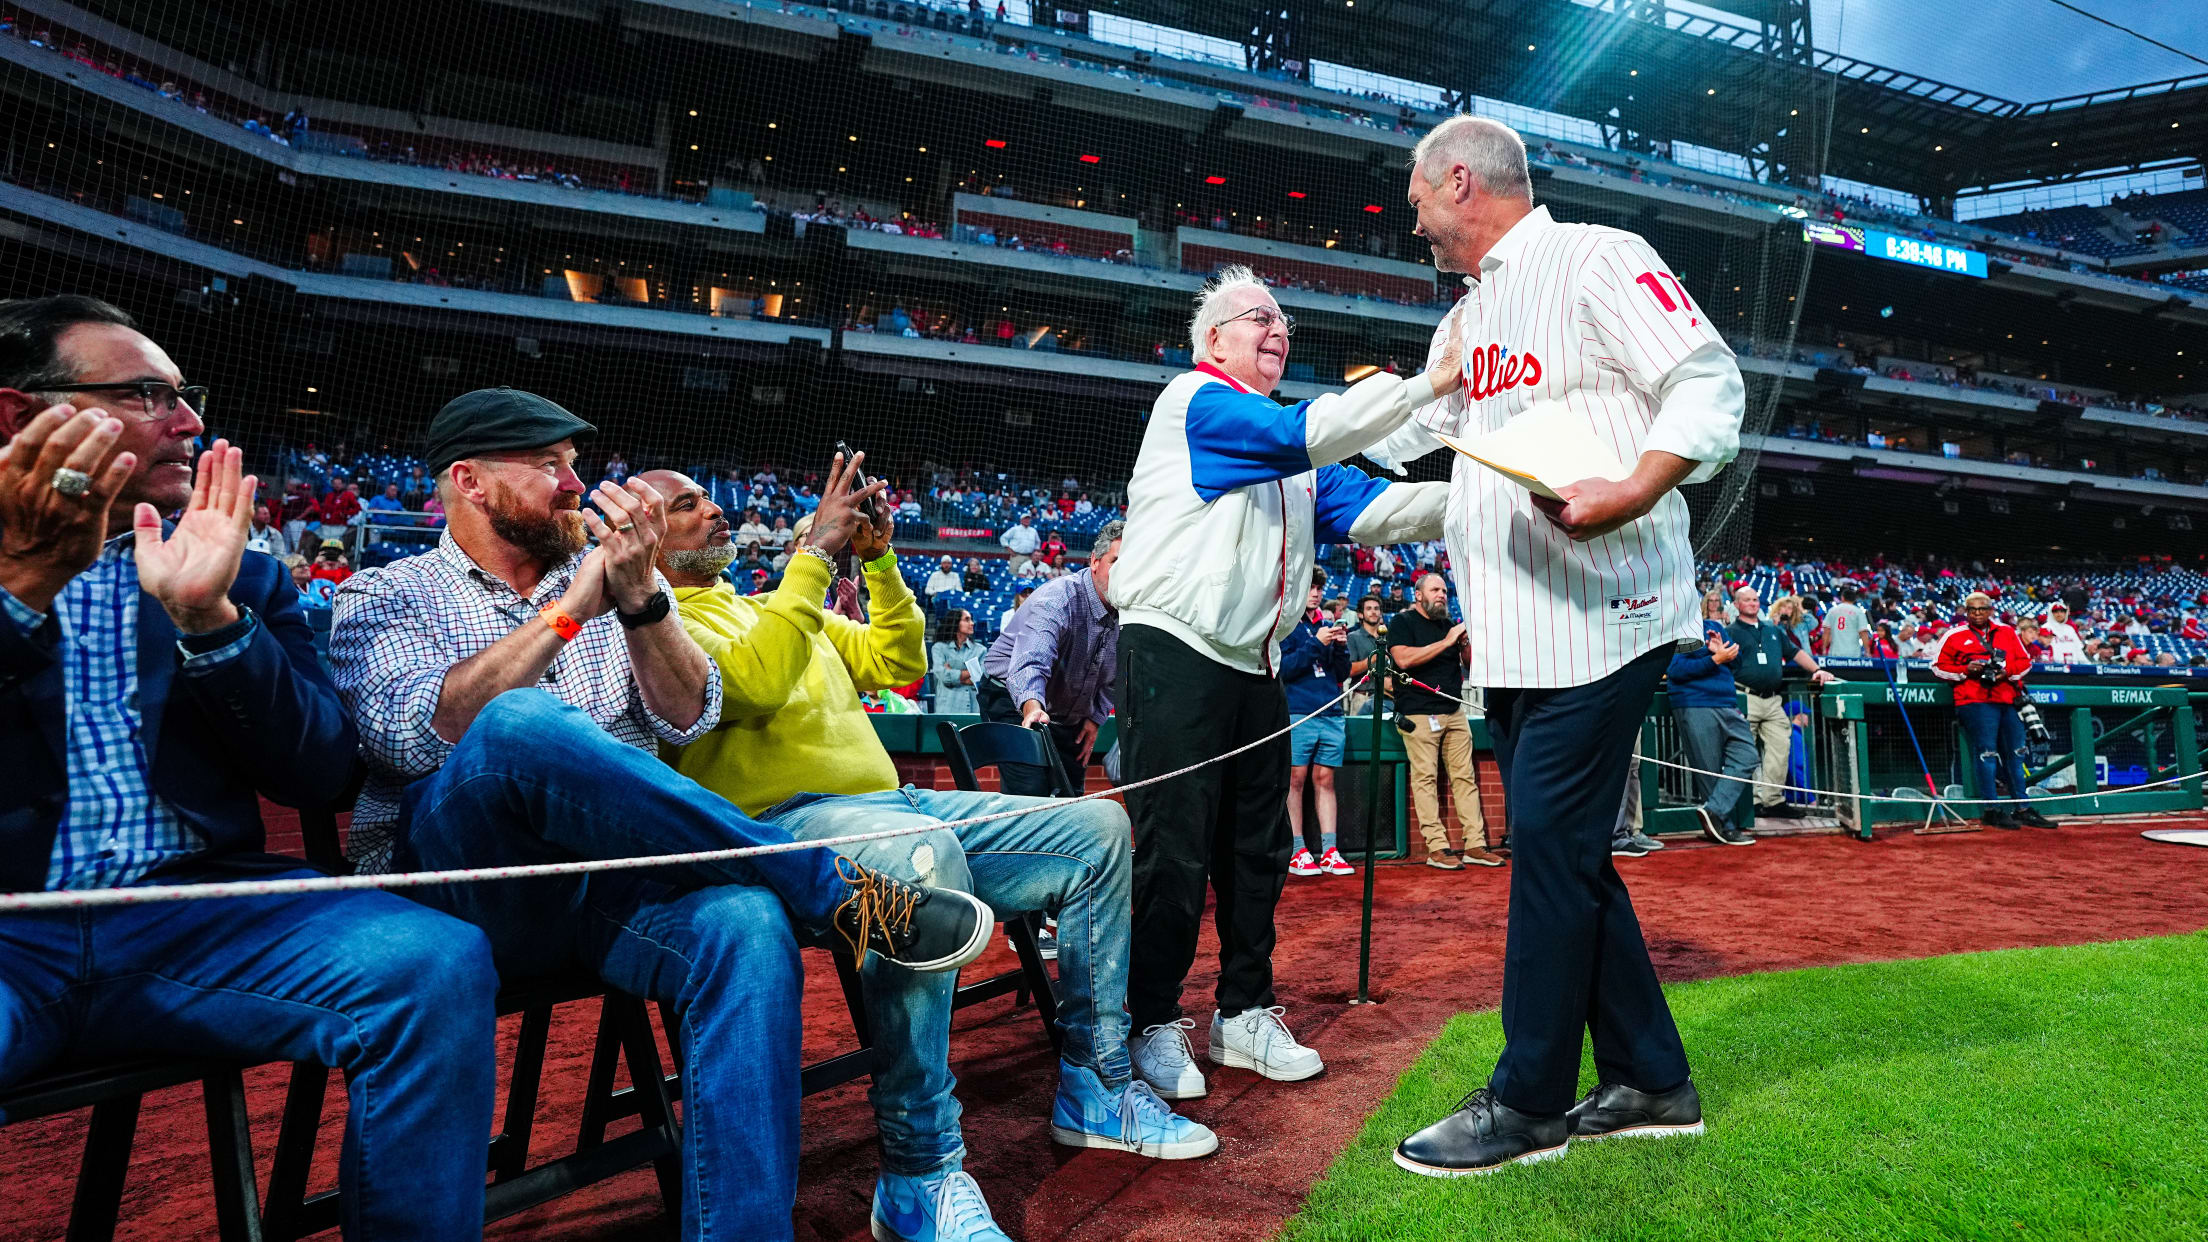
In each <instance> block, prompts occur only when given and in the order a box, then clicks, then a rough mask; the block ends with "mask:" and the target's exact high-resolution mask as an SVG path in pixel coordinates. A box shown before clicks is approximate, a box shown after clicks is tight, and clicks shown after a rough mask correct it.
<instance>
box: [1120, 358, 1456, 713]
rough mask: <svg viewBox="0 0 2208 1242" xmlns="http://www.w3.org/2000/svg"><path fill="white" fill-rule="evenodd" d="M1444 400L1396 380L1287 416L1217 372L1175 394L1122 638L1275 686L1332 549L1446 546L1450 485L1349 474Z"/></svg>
mask: <svg viewBox="0 0 2208 1242" xmlns="http://www.w3.org/2000/svg"><path fill="white" fill-rule="evenodd" d="M1431 399H1432V398H1431V394H1430V392H1429V390H1428V389H1427V388H1426V387H1425V384H1424V383H1423V382H1421V381H1416V380H1412V381H1406V380H1405V379H1403V378H1402V377H1401V376H1396V375H1388V374H1386V373H1381V374H1377V375H1373V376H1370V377H1368V378H1366V379H1363V380H1360V381H1358V382H1357V383H1356V384H1354V385H1352V386H1351V387H1350V388H1349V390H1348V391H1346V392H1342V393H1338V394H1333V393H1330V394H1328V395H1326V396H1323V397H1320V398H1318V399H1317V400H1315V401H1304V402H1300V403H1298V404H1295V405H1281V404H1279V403H1278V402H1275V401H1274V400H1273V399H1272V398H1271V397H1268V396H1265V395H1263V394H1262V393H1259V392H1256V391H1255V390H1253V389H1251V388H1249V387H1248V386H1246V385H1244V384H1242V383H1240V382H1238V381H1236V380H1234V379H1233V378H1231V377H1230V376H1228V375H1227V374H1226V373H1225V372H1224V371H1221V370H1219V369H1218V368H1216V367H1214V366H1212V365H1211V364H1210V363H1201V364H1198V366H1197V368H1196V369H1195V370H1194V371H1191V372H1189V373H1188V374H1186V375H1183V376H1181V377H1180V378H1179V379H1176V380H1174V381H1173V382H1172V383H1170V384H1168V385H1166V387H1165V391H1164V392H1162V393H1160V394H1159V395H1158V400H1157V403H1156V404H1155V405H1153V406H1152V407H1151V410H1150V425H1149V427H1148V428H1146V429H1145V430H1144V432H1143V436H1142V451H1141V453H1140V454H1139V455H1138V456H1137V457H1136V458H1135V471H1134V477H1133V478H1132V479H1130V480H1129V481H1128V484H1127V534H1126V538H1125V542H1123V543H1122V544H1121V545H1120V555H1119V561H1118V563H1117V564H1116V565H1115V566H1113V569H1112V575H1111V582H1110V584H1109V586H1108V588H1107V591H1106V593H1107V594H1108V595H1109V596H1110V597H1111V603H1112V606H1113V607H1115V608H1117V609H1118V610H1119V621H1120V624H1121V625H1122V626H1126V625H1148V626H1154V627H1156V628H1158V629H1161V630H1164V631H1166V632H1167V633H1170V634H1172V635H1174V636H1175V637H1177V638H1179V639H1180V640H1181V641H1182V642H1185V643H1187V644H1188V645H1189V646H1190V647H1193V648H1194V649H1196V650H1197V651H1199V652H1201V653H1203V654H1204V655H1206V656H1208V657H1210V658H1211V659H1213V660H1216V661H1218V662H1219V663H1221V664H1224V665H1226V666H1228V667H1229V668H1234V669H1239V670H1241V671H1243V672H1245V673H1256V674H1259V675H1262V676H1266V677H1271V676H1273V675H1275V672H1276V670H1278V669H1279V667H1280V640H1281V639H1282V638H1283V637H1285V636H1286V635H1287V634H1288V632H1289V631H1290V630H1293V629H1294V628H1295V627H1296V622H1297V620H1298V619H1299V614H1300V611H1301V609H1302V606H1303V596H1304V591H1305V589H1306V588H1307V587H1308V586H1309V584H1310V582H1311V565H1312V561H1313V558H1314V557H1315V555H1316V545H1317V544H1319V543H1341V542H1345V541H1348V542H1355V543H1365V544H1385V543H1404V542H1407V541H1411V540H1425V539H1438V538H1440V537H1441V520H1442V510H1443V508H1444V506H1445V505H1446V504H1447V503H1448V498H1449V485H1448V484H1446V483H1389V482H1386V481H1384V480H1381V479H1375V478H1372V477H1370V476H1368V475H1366V474H1365V473H1364V472H1363V471H1360V470H1354V469H1351V468H1350V467H1348V466H1342V465H1337V464H1335V463H1337V462H1340V461H1341V460H1342V459H1343V458H1345V457H1348V456H1350V455H1351V454H1353V453H1356V452H1358V451H1360V450H1362V449H1363V448H1365V446H1367V445H1369V444H1374V443H1377V442H1378V441H1380V440H1381V439H1383V438H1385V437H1386V436H1387V435H1388V433H1390V432H1392V431H1394V430H1395V429H1396V428H1398V427H1400V426H1402V425H1403V424H1404V422H1406V421H1407V420H1408V419H1409V418H1410V416H1411V411H1413V410H1414V409H1416V408H1418V406H1420V405H1423V404H1425V403H1426V402H1427V401H1429V400H1431ZM1291 584H1293V588H1294V589H1293V591H1292V592H1291V591H1290V590H1289V587H1290V585H1291ZM1291 604H1293V605H1294V607H1291V606H1290V605H1291Z"/></svg>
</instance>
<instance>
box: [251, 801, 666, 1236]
mask: <svg viewBox="0 0 2208 1242" xmlns="http://www.w3.org/2000/svg"><path fill="white" fill-rule="evenodd" d="M299 830H300V835H301V837H302V838H303V840H304V842H305V849H306V854H307V859H308V861H310V862H312V863H313V864H314V865H315V866H317V867H320V868H322V869H323V870H325V871H329V872H331V873H333V874H338V875H343V874H346V873H349V872H350V871H351V870H352V864H351V863H350V862H349V861H348V860H347V859H346V857H345V854H344V851H343V849H342V848H341V847H340V846H339V844H338V839H337V813H336V810H335V809H333V808H319V809H307V810H302V811H301V812H300V814H299ZM592 997H596V998H598V1000H599V1011H598V1044H597V1048H596V1050H595V1051H594V1053H593V1054H592V1056H591V1063H590V1081H589V1084H588V1086H587V1087H586V1088H585V1090H584V1093H583V1116H582V1123H581V1125H580V1127H579V1130H578V1133H577V1136H576V1140H575V1151H574V1152H573V1153H572V1154H570V1155H566V1156H561V1157H559V1158H557V1159H554V1160H549V1161H546V1162H545V1163H544V1164H541V1165H538V1166H537V1167H536V1168H529V1167H528V1164H529V1143H530V1137H531V1134H532V1132H533V1131H534V1129H535V1125H536V1113H537V1097H538V1094H539V1088H540V1087H541V1085H542V1080H543V1073H544V1057H545V1050H546V1046H547V1045H548V1044H549V1043H550V1042H551V1034H552V1010H553V1008H554V1007H555V1006H558V1005H563V1004H568V1003H570V1002H574V1001H581V1000H589V999H591V998H592ZM498 1012H499V1014H500V1015H501V1016H503V1015H505V1014H510V1013H519V1014H520V1015H521V1016H522V1017H521V1035H520V1039H519V1041H518V1043H517V1044H516V1045H515V1050H514V1070H513V1079H512V1082H511V1085H510V1086H509V1088H508V1090H507V1093H506V1116H505V1120H504V1122H503V1124H502V1125H501V1126H500V1129H499V1133H498V1134H497V1135H495V1136H494V1137H493V1138H492V1139H491V1141H490V1147H489V1151H488V1157H487V1162H486V1163H487V1166H488V1168H489V1170H490V1173H491V1184H490V1187H489V1188H488V1190H487V1192H486V1194H485V1201H484V1210H483V1216H484V1219H485V1221H486V1222H488V1221H494V1220H501V1219H504V1218H505V1217H508V1216H512V1215H513V1214H515V1213H516V1212H521V1211H525V1210H527V1209H529V1208H532V1207H535V1206H537V1205H538V1204H540V1203H544V1202H547V1201H549V1200H552V1199H556V1198H558V1197H559V1196H561V1195H564V1194H566V1193H568V1192H569V1191H571V1190H577V1189H580V1188H582V1187H584V1186H589V1185H593V1184H595V1183H597V1182H602V1181H605V1180H606V1179H607V1178H610V1177H614V1176H617V1175H619V1174H622V1173H626V1172H628V1171H629V1170H630V1169H634V1168H637V1167H639V1166H641V1165H645V1164H650V1165H652V1166H653V1168H654V1171H655V1172H656V1173H657V1174H658V1176H659V1194H660V1202H661V1203H662V1205H663V1206H664V1207H665V1208H666V1210H667V1214H668V1215H669V1216H670V1217H673V1218H676V1219H678V1220H679V1219H680V1217H681V1214H682V1180H681V1178H682V1170H681V1158H682V1131H681V1127H680V1125H679V1124H678V1123H677V1122H676V1120H675V1113H674V1104H675V1101H677V1100H679V1099H681V1098H682V1079H681V1074H680V1059H681V1056H682V1043H681V1040H680V1039H679V1038H677V1035H676V1032H677V1031H678V1030H679V1029H680V1028H679V1026H678V1025H677V1024H676V1022H675V1021H674V1017H673V1014H672V1013H671V1012H670V1011H669V1007H668V1006H664V1005H663V1006H661V1022H662V1023H663V1025H664V1026H665V1028H666V1031H667V1046H668V1047H669V1048H670V1049H672V1050H673V1052H674V1055H675V1057H676V1059H677V1072H676V1073H673V1074H669V1073H666V1072H665V1071H664V1069H663V1067H662V1064H661V1062H660V1058H659V1046H658V1044H657V1043H656V1042H655V1041H654V1039H653V1037H652V1027H651V1016H650V1012H649V1010H648V1009H647V1008H646V1006H645V1003H644V1002H643V1001H642V1000H641V999H639V998H637V997H634V996H631V995H629V994H628V993H626V992H621V991H618V990H615V989H612V988H608V987H607V986H606V985H605V984H604V983H603V982H601V981H600V980H598V979H597V978H595V977H593V976H590V975H586V974H583V973H581V972H575V973H571V974H564V975H559V976H555V977H551V978H545V979H527V980H520V981H517V982H513V983H509V984H507V985H506V986H504V987H502V988H500V989H499V994H498ZM624 1059H625V1060H626V1061H627V1063H628V1070H629V1082H630V1084H631V1085H629V1086H627V1087H621V1088H618V1089H617V1088H615V1086H614V1085H613V1083H614V1073H615V1070H616V1069H617V1067H618V1065H619V1063H620V1062H621V1061H622V1060H624ZM329 1079H330V1071H329V1069H328V1067H326V1066H322V1065H316V1064H313V1063H311V1062H305V1061H300V1062H294V1063H293V1065H292V1074H291V1087H290V1091H289V1092H288V1094H287V1095H286V1097H285V1100H284V1117H283V1124H282V1128H281V1129H280V1130H279V1131H278V1134H277V1139H276V1153H275V1159H274V1161H273V1163H272V1164H271V1166H270V1169H269V1176H268V1204H267V1207H266V1208H265V1209H264V1210H263V1211H262V1213H261V1219H260V1232H261V1235H262V1236H264V1237H266V1238H268V1239H270V1240H271V1242H290V1240H291V1239H294V1238H299V1237H303V1236H305V1235H307V1234H311V1233H318V1232H320V1231H322V1230H325V1229H332V1228H335V1227H336V1226H337V1221H338V1192H337V1191H327V1192H325V1193H323V1194H319V1195H314V1196H312V1197H309V1196H308V1195H307V1193H306V1189H307V1178H308V1175H309V1173H310V1172H311V1170H312V1166H313V1163H314V1143H315V1136H316V1133H317V1131H319V1130H320V1128H321V1121H322V1105H323V1101H324V1097H325V1095H326V1093H327V1089H328V1086H329ZM625 1117H640V1118H641V1119H642V1128H641V1129H639V1130H636V1131H635V1132H633V1133H630V1134H624V1135H622V1136H620V1137H619V1138H616V1139H611V1140H608V1139H607V1138H606V1127H607V1126H608V1125H609V1124H611V1123H612V1122H614V1121H618V1120H620V1119H622V1118H625ZM252 1167H253V1164H252V1157H251V1154H250V1150H248V1154H247V1156H246V1161H245V1168H246V1170H247V1172H246V1180H247V1183H248V1188H249V1189H250V1184H251V1178H252V1172H251V1170H252ZM225 1236H226V1237H227V1235H225Z"/></svg>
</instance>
